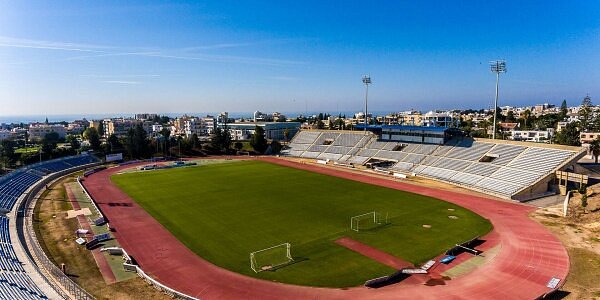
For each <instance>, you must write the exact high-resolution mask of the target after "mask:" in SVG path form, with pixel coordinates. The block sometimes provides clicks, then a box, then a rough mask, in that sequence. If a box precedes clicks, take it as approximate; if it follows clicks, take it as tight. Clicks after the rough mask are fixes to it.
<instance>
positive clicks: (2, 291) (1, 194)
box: [0, 155, 98, 299]
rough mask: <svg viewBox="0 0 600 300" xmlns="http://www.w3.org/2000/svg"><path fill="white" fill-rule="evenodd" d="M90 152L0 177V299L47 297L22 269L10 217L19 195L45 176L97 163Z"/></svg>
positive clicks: (39, 164) (36, 165) (47, 162)
mask: <svg viewBox="0 0 600 300" xmlns="http://www.w3.org/2000/svg"><path fill="white" fill-rule="evenodd" d="M97 161H98V159H97V158H96V157H94V156H91V155H80V156H71V157H66V158H60V159H55V160H51V161H46V162H41V163H37V164H34V165H30V166H27V167H24V168H21V169H18V170H16V171H14V172H12V173H10V174H7V175H5V176H2V177H0V212H1V213H0V299H47V297H46V295H45V294H44V293H43V292H42V290H41V289H40V287H38V286H37V285H36V284H35V283H34V282H33V280H32V279H31V277H30V276H29V275H28V273H26V271H25V269H24V268H23V264H22V262H21V260H19V258H18V257H17V254H16V253H15V250H14V248H13V243H12V241H11V236H10V233H9V222H10V219H9V217H8V216H7V215H8V213H9V212H11V211H13V208H14V207H15V204H16V203H17V200H18V199H19V197H21V196H22V195H23V194H24V193H26V192H27V190H28V189H29V188H30V187H32V186H33V185H35V184H36V183H37V182H39V181H40V180H41V179H43V178H44V177H45V176H46V175H49V174H52V173H55V172H59V171H63V170H67V169H69V168H72V167H76V166H82V165H86V164H90V163H94V162H97Z"/></svg>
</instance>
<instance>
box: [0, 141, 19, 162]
mask: <svg viewBox="0 0 600 300" xmlns="http://www.w3.org/2000/svg"><path fill="white" fill-rule="evenodd" d="M16 144H17V143H16V142H15V141H13V140H8V139H7V140H2V142H0V161H1V162H2V166H3V168H6V167H8V166H10V165H12V164H13V162H14V161H15V158H16V155H15V147H16Z"/></svg>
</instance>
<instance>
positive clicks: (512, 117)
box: [506, 110, 517, 123]
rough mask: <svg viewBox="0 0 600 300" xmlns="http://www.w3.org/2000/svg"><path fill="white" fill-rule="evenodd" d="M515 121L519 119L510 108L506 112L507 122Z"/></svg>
mask: <svg viewBox="0 0 600 300" xmlns="http://www.w3.org/2000/svg"><path fill="white" fill-rule="evenodd" d="M515 121H517V119H516V118H515V113H514V112H513V111H512V110H509V111H508V113H506V122H509V123H514V122H515Z"/></svg>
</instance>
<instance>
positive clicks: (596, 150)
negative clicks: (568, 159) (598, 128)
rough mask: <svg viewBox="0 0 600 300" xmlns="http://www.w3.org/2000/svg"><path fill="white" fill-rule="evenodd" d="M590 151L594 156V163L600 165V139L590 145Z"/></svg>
mask: <svg viewBox="0 0 600 300" xmlns="http://www.w3.org/2000/svg"><path fill="white" fill-rule="evenodd" d="M588 151H589V152H590V153H592V156H593V157H594V161H595V162H596V163H598V156H600V139H599V138H596V139H595V140H593V141H592V142H591V143H590V147H589V148H588Z"/></svg>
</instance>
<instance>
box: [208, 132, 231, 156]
mask: <svg viewBox="0 0 600 300" xmlns="http://www.w3.org/2000/svg"><path fill="white" fill-rule="evenodd" d="M210 145H211V146H212V148H214V149H216V150H219V151H223V150H225V151H227V149H229V148H230V147H231V134H230V133H229V130H227V129H226V128H225V129H222V128H219V127H217V128H216V129H215V131H214V132H213V136H212V138H211V140H210Z"/></svg>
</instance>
